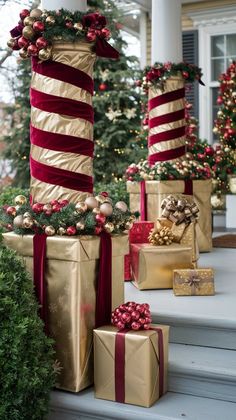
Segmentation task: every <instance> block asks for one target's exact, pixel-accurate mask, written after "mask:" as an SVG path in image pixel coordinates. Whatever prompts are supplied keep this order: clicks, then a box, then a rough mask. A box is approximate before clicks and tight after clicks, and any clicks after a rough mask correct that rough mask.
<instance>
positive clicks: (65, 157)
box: [30, 41, 96, 203]
mask: <svg viewBox="0 0 236 420" xmlns="http://www.w3.org/2000/svg"><path fill="white" fill-rule="evenodd" d="M95 59H96V54H95V53H94V52H93V44H91V43H88V42H81V41H80V42H74V43H69V42H67V43H62V42H54V43H53V48H52V60H53V61H57V62H60V63H63V64H66V65H68V66H71V67H74V68H76V69H79V70H81V71H83V72H84V73H86V74H88V75H89V76H90V77H92V74H93V65H94V62H95ZM31 86H32V88H33V89H35V90H37V91H39V92H42V93H48V94H50V95H54V96H58V100H59V101H60V97H63V98H70V99H75V100H78V101H82V102H85V103H87V104H90V105H91V103H92V95H91V94H90V93H88V92H87V91H86V90H84V89H82V88H78V87H77V86H75V85H72V84H70V83H64V82H62V81H59V80H57V79H53V78H50V77H45V76H43V75H41V74H38V73H36V72H33V74H32V81H31ZM31 124H32V126H33V127H35V128H38V129H40V130H44V131H48V132H52V133H57V134H65V135H71V136H75V137H78V138H79V137H82V138H85V139H88V140H91V141H93V124H91V123H90V122H88V121H86V120H84V119H82V118H75V117H70V116H67V115H61V114H56V113H50V112H46V111H41V110H39V109H36V108H35V107H33V106H32V108H31ZM78 141H79V140H78ZM31 155H32V157H33V158H34V159H35V160H36V161H37V162H40V163H43V164H46V165H49V166H52V167H55V168H59V169H64V170H67V171H71V172H76V173H81V174H85V175H88V176H92V175H93V159H92V158H89V157H87V156H82V155H77V158H76V155H75V154H73V153H67V152H55V151H52V150H47V149H46V150H45V149H42V148H40V147H37V146H33V145H32V146H31ZM75 158H76V159H75ZM30 192H31V196H32V200H33V201H34V202H43V203H46V202H49V201H51V200H53V199H57V200H62V199H67V200H69V201H70V202H78V201H83V200H84V199H85V198H86V197H87V196H89V195H91V194H89V193H85V192H82V191H76V190H73V189H68V188H64V187H62V186H59V185H54V184H49V183H45V182H40V181H38V180H37V179H35V178H34V177H32V178H31V184H30Z"/></svg>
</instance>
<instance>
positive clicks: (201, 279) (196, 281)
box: [173, 268, 215, 296]
mask: <svg viewBox="0 0 236 420" xmlns="http://www.w3.org/2000/svg"><path fill="white" fill-rule="evenodd" d="M173 291H174V294H175V295H176V296H208V295H209V296H211V295H214V294H215V287H214V271H213V270H212V268H198V269H195V270H174V276H173Z"/></svg>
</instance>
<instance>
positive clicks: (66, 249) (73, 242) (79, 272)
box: [4, 233, 129, 392]
mask: <svg viewBox="0 0 236 420" xmlns="http://www.w3.org/2000/svg"><path fill="white" fill-rule="evenodd" d="M32 239H33V236H32V235H25V236H19V235H16V234H14V233H7V234H4V243H5V244H6V245H8V246H9V247H10V248H12V249H14V250H15V251H17V253H18V254H20V255H22V256H23V257H24V260H25V263H26V267H27V269H28V270H29V272H30V273H31V274H32V271H33V247H32ZM99 247H100V239H99V238H98V237H96V236H81V237H80V238H79V237H76V236H75V237H67V236H64V237H60V236H52V237H48V238H47V261H46V276H45V278H46V285H47V302H48V310H49V313H48V315H49V329H50V333H51V335H52V337H53V338H54V339H55V343H56V344H55V347H56V359H57V360H58V361H59V362H60V366H61V367H62V370H61V373H60V375H59V377H58V384H57V386H58V387H59V388H61V389H65V390H67V391H73V392H78V391H80V390H82V389H84V388H86V387H87V386H89V385H91V384H92V383H93V361H92V357H93V355H92V344H93V328H94V322H95V299H96V291H95V282H96V276H97V269H98V259H99ZM128 252H129V247H128V235H116V236H115V235H114V236H113V237H112V308H113V309H114V308H116V307H117V306H119V305H120V304H121V303H123V302H124V255H125V254H127V253H128Z"/></svg>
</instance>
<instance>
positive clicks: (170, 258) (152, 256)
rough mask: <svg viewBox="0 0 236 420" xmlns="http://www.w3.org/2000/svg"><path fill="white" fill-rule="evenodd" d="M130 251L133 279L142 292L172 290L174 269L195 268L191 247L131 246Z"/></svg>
mask: <svg viewBox="0 0 236 420" xmlns="http://www.w3.org/2000/svg"><path fill="white" fill-rule="evenodd" d="M130 250H131V271H132V278H133V280H134V285H135V286H136V287H137V288H138V289H140V290H145V289H172V287H173V270H174V269H176V268H194V265H193V262H192V248H191V247H190V246H184V245H180V244H177V243H172V244H171V245H168V246H167V245H166V246H153V245H151V244H131V246H130Z"/></svg>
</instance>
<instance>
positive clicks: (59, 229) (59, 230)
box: [57, 227, 66, 236]
mask: <svg viewBox="0 0 236 420" xmlns="http://www.w3.org/2000/svg"><path fill="white" fill-rule="evenodd" d="M57 233H58V235H61V236H62V235H65V233H66V229H64V228H63V227H59V228H58V230H57Z"/></svg>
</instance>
